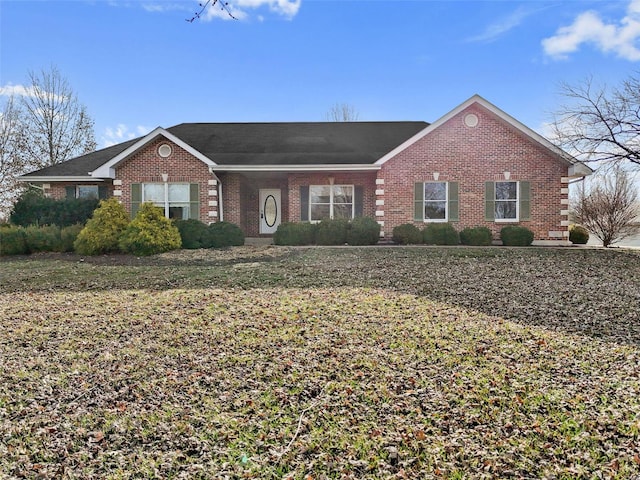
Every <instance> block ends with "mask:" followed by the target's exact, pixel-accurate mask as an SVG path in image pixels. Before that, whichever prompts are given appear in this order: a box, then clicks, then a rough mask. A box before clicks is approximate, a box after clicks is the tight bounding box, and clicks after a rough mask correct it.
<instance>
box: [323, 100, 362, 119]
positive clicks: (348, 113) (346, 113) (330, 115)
mask: <svg viewBox="0 0 640 480" xmlns="http://www.w3.org/2000/svg"><path fill="white" fill-rule="evenodd" d="M359 116H360V115H359V113H358V111H357V110H356V109H355V107H354V106H353V105H349V104H348V103H336V104H335V105H334V106H333V107H331V108H330V109H329V111H328V112H327V115H326V118H327V121H329V122H357V121H358V117H359Z"/></svg>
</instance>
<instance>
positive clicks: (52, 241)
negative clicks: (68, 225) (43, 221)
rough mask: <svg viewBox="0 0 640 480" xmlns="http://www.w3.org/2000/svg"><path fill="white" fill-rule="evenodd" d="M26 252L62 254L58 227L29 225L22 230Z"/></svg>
mask: <svg viewBox="0 0 640 480" xmlns="http://www.w3.org/2000/svg"><path fill="white" fill-rule="evenodd" d="M24 234H25V242H26V244H27V252H29V253H38V252H62V251H63V250H64V249H63V248H62V240H61V237H60V227H59V226H57V225H43V226H41V227H39V226H37V225H31V226H29V227H26V228H25V229H24Z"/></svg>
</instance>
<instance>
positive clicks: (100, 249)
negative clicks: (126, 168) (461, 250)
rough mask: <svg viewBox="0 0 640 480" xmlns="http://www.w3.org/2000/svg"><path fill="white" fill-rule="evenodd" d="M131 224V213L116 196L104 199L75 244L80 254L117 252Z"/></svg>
mask: <svg viewBox="0 0 640 480" xmlns="http://www.w3.org/2000/svg"><path fill="white" fill-rule="evenodd" d="M163 218H164V217H163ZM127 225H129V214H128V213H127V211H126V210H125V209H124V207H123V206H122V205H121V204H120V202H118V200H117V199H115V198H110V199H108V200H102V201H101V202H100V206H99V207H98V208H97V209H96V211H95V212H94V213H93V217H91V219H90V220H89V221H88V222H87V224H86V226H85V227H84V228H83V229H82V231H81V232H80V234H79V235H78V238H77V239H76V241H75V242H74V244H73V246H74V249H75V251H76V252H77V253H79V254H80V255H100V254H103V253H112V252H117V251H119V249H120V246H119V241H120V237H121V236H122V234H123V232H124V231H125V229H126V228H127Z"/></svg>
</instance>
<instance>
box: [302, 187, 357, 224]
mask: <svg viewBox="0 0 640 480" xmlns="http://www.w3.org/2000/svg"><path fill="white" fill-rule="evenodd" d="M313 187H330V188H329V218H331V219H333V189H334V187H350V188H351V219H353V218H354V217H355V214H356V197H355V195H356V187H355V185H342V184H340V185H309V214H308V215H309V217H308V218H309V222H310V223H319V222H321V220H312V219H311V207H312V206H313V205H325V204H320V203H311V189H312V188H313Z"/></svg>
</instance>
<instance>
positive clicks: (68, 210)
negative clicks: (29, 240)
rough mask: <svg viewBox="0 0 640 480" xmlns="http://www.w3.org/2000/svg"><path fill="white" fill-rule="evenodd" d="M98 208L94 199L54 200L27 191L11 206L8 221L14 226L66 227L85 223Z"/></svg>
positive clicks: (38, 192) (33, 191)
mask: <svg viewBox="0 0 640 480" xmlns="http://www.w3.org/2000/svg"><path fill="white" fill-rule="evenodd" d="M97 206H98V200H97V199H95V198H68V199H67V198H65V199H63V200H54V199H53V198H48V197H45V196H44V195H43V194H42V192H40V191H39V190H33V189H32V190H28V191H27V192H25V193H24V194H22V195H21V196H20V198H19V199H18V201H17V202H16V203H15V205H14V206H13V209H12V211H11V215H10V217H9V220H10V222H11V223H12V224H14V225H19V226H23V227H28V226H29V225H58V226H60V227H68V226H71V225H75V224H76V223H86V222H87V220H88V219H89V218H91V215H92V214H93V211H94V210H95V209H96V207H97Z"/></svg>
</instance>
